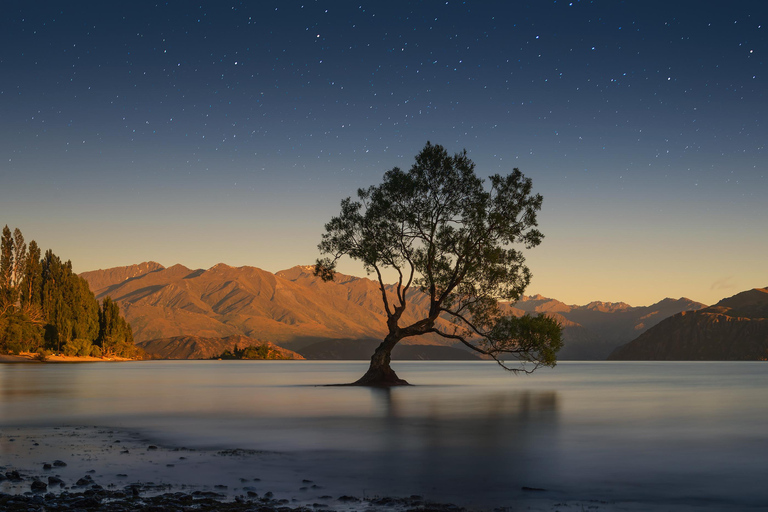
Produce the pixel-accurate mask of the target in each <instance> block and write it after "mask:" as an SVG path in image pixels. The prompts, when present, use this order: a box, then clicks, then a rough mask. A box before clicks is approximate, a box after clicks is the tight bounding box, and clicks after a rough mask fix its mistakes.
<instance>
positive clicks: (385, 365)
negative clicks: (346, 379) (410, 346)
mask: <svg viewBox="0 0 768 512" xmlns="http://www.w3.org/2000/svg"><path fill="white" fill-rule="evenodd" d="M401 339H402V338H401V337H398V336H396V335H393V334H388V335H387V337H386V338H384V341H382V342H381V345H379V346H378V347H377V348H376V351H375V352H374V353H373V356H372V357H371V366H369V367H368V371H367V372H365V375H363V376H362V377H360V379H359V380H357V381H356V382H353V384H354V385H356V386H381V387H391V386H408V385H409V384H408V382H406V381H405V380H403V379H401V378H400V377H398V376H397V374H396V373H395V371H394V370H393V369H392V368H390V366H389V362H390V360H391V354H392V349H393V348H395V345H397V343H398V342H399V341H400V340H401Z"/></svg>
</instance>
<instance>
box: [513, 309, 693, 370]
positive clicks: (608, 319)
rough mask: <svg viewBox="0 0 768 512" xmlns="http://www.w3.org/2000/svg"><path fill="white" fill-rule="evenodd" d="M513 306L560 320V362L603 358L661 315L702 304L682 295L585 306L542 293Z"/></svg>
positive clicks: (655, 321)
mask: <svg viewBox="0 0 768 512" xmlns="http://www.w3.org/2000/svg"><path fill="white" fill-rule="evenodd" d="M514 306H515V308H517V309H519V310H522V311H526V312H529V313H532V314H534V313H546V314H548V315H550V316H552V317H554V318H556V319H557V320H559V321H560V325H561V326H562V327H563V342H564V343H563V348H562V349H561V350H560V353H559V354H558V359H560V360H563V361H567V360H603V359H606V358H607V357H608V355H609V354H610V353H611V352H612V351H613V350H614V349H615V348H616V347H618V346H620V345H622V344H624V343H626V342H628V341H630V340H632V339H634V338H636V337H637V335H638V334H640V333H642V332H645V331H646V330H647V329H649V328H650V327H652V326H654V325H656V324H657V323H659V322H660V321H662V320H663V319H664V318H667V317H669V316H671V315H674V314H676V313H680V312H681V311H690V310H697V309H701V308H703V307H705V305H704V304H702V303H700V302H695V301H692V300H690V299H686V298H685V297H683V298H680V299H664V300H662V301H660V302H657V303H656V304H652V305H650V306H639V307H633V306H630V305H628V304H625V303H623V302H599V301H595V302H590V303H589V304H587V305H586V306H569V305H566V304H564V303H562V302H560V301H558V300H554V299H547V298H545V297H542V296H541V295H536V296H533V297H529V296H523V298H522V299H521V300H519V301H518V302H517V303H515V305H514Z"/></svg>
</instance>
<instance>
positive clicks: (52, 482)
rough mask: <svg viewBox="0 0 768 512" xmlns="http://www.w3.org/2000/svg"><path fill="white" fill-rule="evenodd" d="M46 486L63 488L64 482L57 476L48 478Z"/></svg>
mask: <svg viewBox="0 0 768 512" xmlns="http://www.w3.org/2000/svg"><path fill="white" fill-rule="evenodd" d="M48 485H59V486H63V485H64V480H62V479H61V478H59V477H57V476H49V477H48Z"/></svg>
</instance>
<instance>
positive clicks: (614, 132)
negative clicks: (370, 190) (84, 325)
mask: <svg viewBox="0 0 768 512" xmlns="http://www.w3.org/2000/svg"><path fill="white" fill-rule="evenodd" d="M0 9H1V10H2V11H1V14H2V17H0V48H2V49H1V50H0V130H2V134H1V135H2V136H1V137H0V172H2V186H1V187H0V214H2V215H0V221H1V222H2V223H3V224H5V223H7V224H9V225H10V226H11V227H19V228H21V229H22V231H23V232H24V233H25V235H26V236H27V238H28V239H31V238H35V239H37V240H38V242H39V243H40V244H41V245H42V246H43V247H51V248H53V249H54V251H55V252H57V254H60V255H61V256H63V257H65V258H71V259H72V260H73V263H74V265H75V270H76V271H85V270H91V269H95V268H106V267H110V266H116V265H125V264H131V263H138V262H140V261H144V260H148V259H153V260H157V261H160V262H161V263H163V264H165V265H170V264H173V263H177V262H178V263H182V264H185V265H187V266H190V267H210V266H212V265H213V264H215V263H217V262H220V261H223V262H225V263H228V264H231V265H254V266H258V267H262V268H265V269H267V270H272V271H276V270H280V269H282V268H286V267H289V266H292V265H295V264H307V263H311V262H312V261H313V260H314V258H315V257H316V256H317V253H316V249H315V246H316V244H317V242H318V241H319V237H320V233H321V232H322V225H323V223H324V222H325V221H327V220H328V219H329V218H330V216H331V215H333V214H334V213H336V212H337V211H338V204H339V200H340V199H341V198H343V197H346V196H348V195H351V194H354V191H355V190H356V189H357V188H358V187H362V186H368V185H370V184H374V183H377V182H378V181H379V180H380V179H381V176H382V174H383V173H384V172H385V171H386V170H388V169H390V168H392V167H394V166H400V167H403V168H407V167H409V166H410V165H411V162H412V159H413V156H414V155H415V154H416V153H417V152H418V151H419V150H420V149H421V147H423V145H424V143H425V142H426V141H427V140H431V141H432V142H434V143H438V144H442V145H444V146H446V148H447V149H448V150H449V151H459V150H461V149H463V148H466V149H467V151H468V152H469V153H470V156H471V157H472V159H473V160H474V161H475V163H476V164H477V166H478V171H479V172H480V173H481V174H483V175H488V174H491V173H496V172H508V171H510V170H511V169H512V167H520V168H521V170H522V171H523V172H524V173H525V174H526V175H527V176H530V177H531V178H533V181H534V186H535V188H536V190H537V191H538V192H541V193H542V194H543V195H544V208H543V211H542V214H541V228H542V231H543V232H544V234H545V236H546V239H545V241H544V243H543V244H542V246H541V247H539V248H537V249H535V250H533V251H531V252H530V253H529V256H528V260H529V263H530V265H531V268H532V269H533V271H534V281H533V283H532V285H531V287H530V288H529V291H530V292H531V293H543V294H545V295H549V296H554V297H557V298H560V299H561V300H565V301H566V302H585V301H589V300H595V299H601V300H624V301H627V302H630V303H633V304H646V303H651V302H654V301H656V300H658V299H661V298H663V297H664V296H675V297H679V296H683V295H685V296H689V297H691V298H693V299H697V300H701V301H703V302H714V301H716V300H718V299H719V298H721V297H723V296H727V295H732V294H733V293H736V292H737V291H740V290H742V289H746V288H751V287H755V286H765V285H766V284H768V271H766V270H765V269H766V265H765V254H766V253H768V242H766V238H767V237H765V227H764V226H765V222H766V219H767V218H768V215H766V213H768V207H766V201H765V197H766V194H767V193H768V181H767V179H766V163H765V162H766V158H765V156H766V149H765V144H766V140H768V130H767V129H766V121H765V118H766V114H767V112H766V110H767V109H766V101H767V98H766V94H765V91H766V89H767V87H766V85H767V84H766V76H765V71H766V64H765V59H766V52H767V51H768V45H767V44H766V43H767V38H766V35H765V34H766V28H764V25H765V23H766V22H768V5H767V4H765V3H764V2H762V1H758V0H754V1H732V2H719V1H718V2H714V1H679V2H678V1H674V2H670V1H665V2H657V1H624V2H620V1H613V0H612V1H607V0H606V1H601V0H595V1H580V2H579V1H573V2H569V1H557V2H555V1H540V2H534V1H528V2H514V1H510V2H503V3H501V2H474V1H467V2H462V1H448V2H445V1H441V2H399V1H390V2H359V1H358V2H355V3H351V2H315V1H306V2H285V1H283V2H229V3H226V2H186V1H183V2H182V1H178V2H157V3H154V2H141V1H138V2H85V1H78V2H21V1H14V0H11V1H7V2H3V4H2V7H0ZM343 269H344V268H343ZM345 269H346V270H347V271H348V272H350V273H358V274H359V273H360V272H361V269H359V268H358V267H356V266H354V265H349V266H348V267H346V268H345Z"/></svg>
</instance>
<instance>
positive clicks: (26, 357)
mask: <svg viewBox="0 0 768 512" xmlns="http://www.w3.org/2000/svg"><path fill="white" fill-rule="evenodd" d="M125 361H135V359H125V358H122V357H91V356H65V355H63V354H51V355H49V356H47V357H46V359H45V361H40V360H39V359H38V358H37V354H36V353H35V352H22V353H20V354H0V363H106V362H125Z"/></svg>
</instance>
